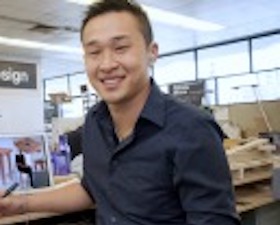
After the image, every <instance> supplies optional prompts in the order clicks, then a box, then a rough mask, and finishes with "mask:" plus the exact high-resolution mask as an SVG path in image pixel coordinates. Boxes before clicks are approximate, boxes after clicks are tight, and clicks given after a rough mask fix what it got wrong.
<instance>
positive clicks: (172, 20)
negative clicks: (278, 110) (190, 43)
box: [67, 0, 224, 31]
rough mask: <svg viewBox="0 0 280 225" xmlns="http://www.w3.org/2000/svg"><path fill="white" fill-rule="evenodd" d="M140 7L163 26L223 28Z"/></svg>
mask: <svg viewBox="0 0 280 225" xmlns="http://www.w3.org/2000/svg"><path fill="white" fill-rule="evenodd" d="M67 1H68V2H72V3H76V4H81V5H89V4H91V3H93V2H98V0H67ZM142 7H143V8H144V10H145V11H146V12H147V13H148V15H149V17H150V18H151V19H152V20H153V21H158V22H161V23H164V24H169V25H173V26H178V27H182V28H187V29H193V30H198V31H218V30H221V29H223V28H224V27H223V26H221V25H219V24H216V23H212V22H208V21H204V20H198V19H195V18H192V17H189V16H185V15H182V14H178V13H173V12H171V11H167V10H163V9H158V8H154V7H150V6H146V5H142Z"/></svg>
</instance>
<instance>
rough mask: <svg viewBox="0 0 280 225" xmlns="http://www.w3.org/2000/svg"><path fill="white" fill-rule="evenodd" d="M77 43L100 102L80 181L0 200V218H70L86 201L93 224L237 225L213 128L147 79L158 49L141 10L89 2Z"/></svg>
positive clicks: (90, 118)
mask: <svg viewBox="0 0 280 225" xmlns="http://www.w3.org/2000/svg"><path fill="white" fill-rule="evenodd" d="M81 40H82V44H83V47H84V51H85V55H84V57H85V65H86V70H87V74H88V77H89V80H90V82H91V84H92V86H93V87H94V88H95V89H96V90H97V92H98V93H99V95H100V96H101V97H102V99H103V101H102V102H100V103H99V104H98V105H96V106H95V107H93V108H92V109H91V110H90V111H89V113H88V115H87V118H86V122H85V124H84V127H83V154H84V177H83V178H82V181H81V183H75V184H71V185H68V186H67V187H64V188H62V189H58V190H56V191H52V192H48V193H44V194H37V195H31V196H26V197H13V196H12V197H10V198H6V199H4V200H1V201H0V209H1V210H2V211H1V212H4V214H13V213H20V212H22V211H56V212H71V211H75V210H80V209H85V208H88V207H90V206H91V205H92V204H93V202H96V206H97V211H96V219H97V224H99V225H107V224H121V225H134V224H135V225H136V224H143V225H156V224H159V225H163V224H164V225H167V224H170V225H171V224H172V225H182V224H186V225H187V224H195V225H218V224H222V225H234V224H239V220H238V217H237V215H236V212H235V202H234V197H233V190H232V184H231V178H230V173H229V169H228V165H227V160H226V158H225V154H224V151H223V148H222V139H221V137H220V136H221V134H222V132H221V130H220V129H219V127H218V126H217V125H216V123H215V122H214V121H213V120H212V119H211V118H210V117H208V116H207V115H204V114H202V113H201V112H200V111H198V110H196V109H194V108H192V107H191V106H183V105H180V104H179V103H177V102H175V101H174V100H173V99H171V98H169V97H167V96H165V95H164V94H163V93H161V92H160V90H159V89H158V87H157V86H156V84H155V83H154V81H153V80H152V79H151V78H150V77H149V74H148V71H149V67H150V65H151V64H153V63H154V61H155V59H156V58H157V55H158V47H157V45H156V44H155V43H154V41H153V35H152V30H151V26H150V23H149V21H148V19H147V16H146V14H145V13H144V12H143V11H142V9H141V8H140V7H139V6H138V5H137V4H136V3H134V2H133V1H126V0H118V1H116V0H107V1H102V2H99V3H96V4H94V5H92V6H91V8H90V9H89V11H88V14H87V16H86V18H85V20H84V23H83V26H82V31H81ZM1 207H2V208H1Z"/></svg>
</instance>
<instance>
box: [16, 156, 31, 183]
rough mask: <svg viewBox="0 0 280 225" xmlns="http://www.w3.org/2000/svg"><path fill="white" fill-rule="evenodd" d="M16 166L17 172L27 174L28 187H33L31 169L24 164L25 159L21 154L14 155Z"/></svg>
mask: <svg viewBox="0 0 280 225" xmlns="http://www.w3.org/2000/svg"><path fill="white" fill-rule="evenodd" d="M16 165H17V169H18V170H19V172H21V173H26V174H28V176H29V179H30V185H31V187H34V184H33V175H32V168H31V167H30V166H29V165H27V164H26V161H25V157H24V155H23V154H17V155H16Z"/></svg>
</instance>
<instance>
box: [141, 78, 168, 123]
mask: <svg viewBox="0 0 280 225" xmlns="http://www.w3.org/2000/svg"><path fill="white" fill-rule="evenodd" d="M163 95H164V94H163V93H162V92H161V91H160V89H159V87H158V86H157V85H156V84H155V82H154V80H153V79H152V78H151V90H150V94H149V96H148V99H147V101H146V103H145V105H144V108H143V110H142V112H141V114H140V117H141V118H145V119H147V120H149V121H151V122H153V123H155V124H157V125H158V126H160V127H163V125H164V123H165V110H166V109H165V98H164V97H163Z"/></svg>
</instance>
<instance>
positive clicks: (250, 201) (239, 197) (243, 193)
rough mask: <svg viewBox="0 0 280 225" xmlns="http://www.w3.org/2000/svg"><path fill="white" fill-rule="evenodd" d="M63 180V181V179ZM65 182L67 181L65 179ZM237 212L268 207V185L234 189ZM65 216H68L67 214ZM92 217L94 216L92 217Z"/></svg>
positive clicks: (270, 199)
mask: <svg viewBox="0 0 280 225" xmlns="http://www.w3.org/2000/svg"><path fill="white" fill-rule="evenodd" d="M63 180H65V179H63ZM66 180H67V179H66ZM236 201H237V205H236V207H237V211H238V213H239V214H241V213H243V212H247V211H249V210H253V209H256V208H258V207H261V206H264V205H268V204H270V203H273V202H275V201H276V200H275V199H274V198H273V196H272V192H271V188H270V186H269V185H255V186H248V187H247V188H246V187H245V188H244V187H242V188H240V189H238V188H237V189H236ZM55 216H63V215H59V214H56V213H28V214H24V215H17V216H12V217H5V218H1V219H0V225H3V224H14V223H20V222H25V221H31V220H38V219H43V218H51V217H55ZM65 216H68V215H67V214H66V215H65ZM92 217H94V216H92Z"/></svg>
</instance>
